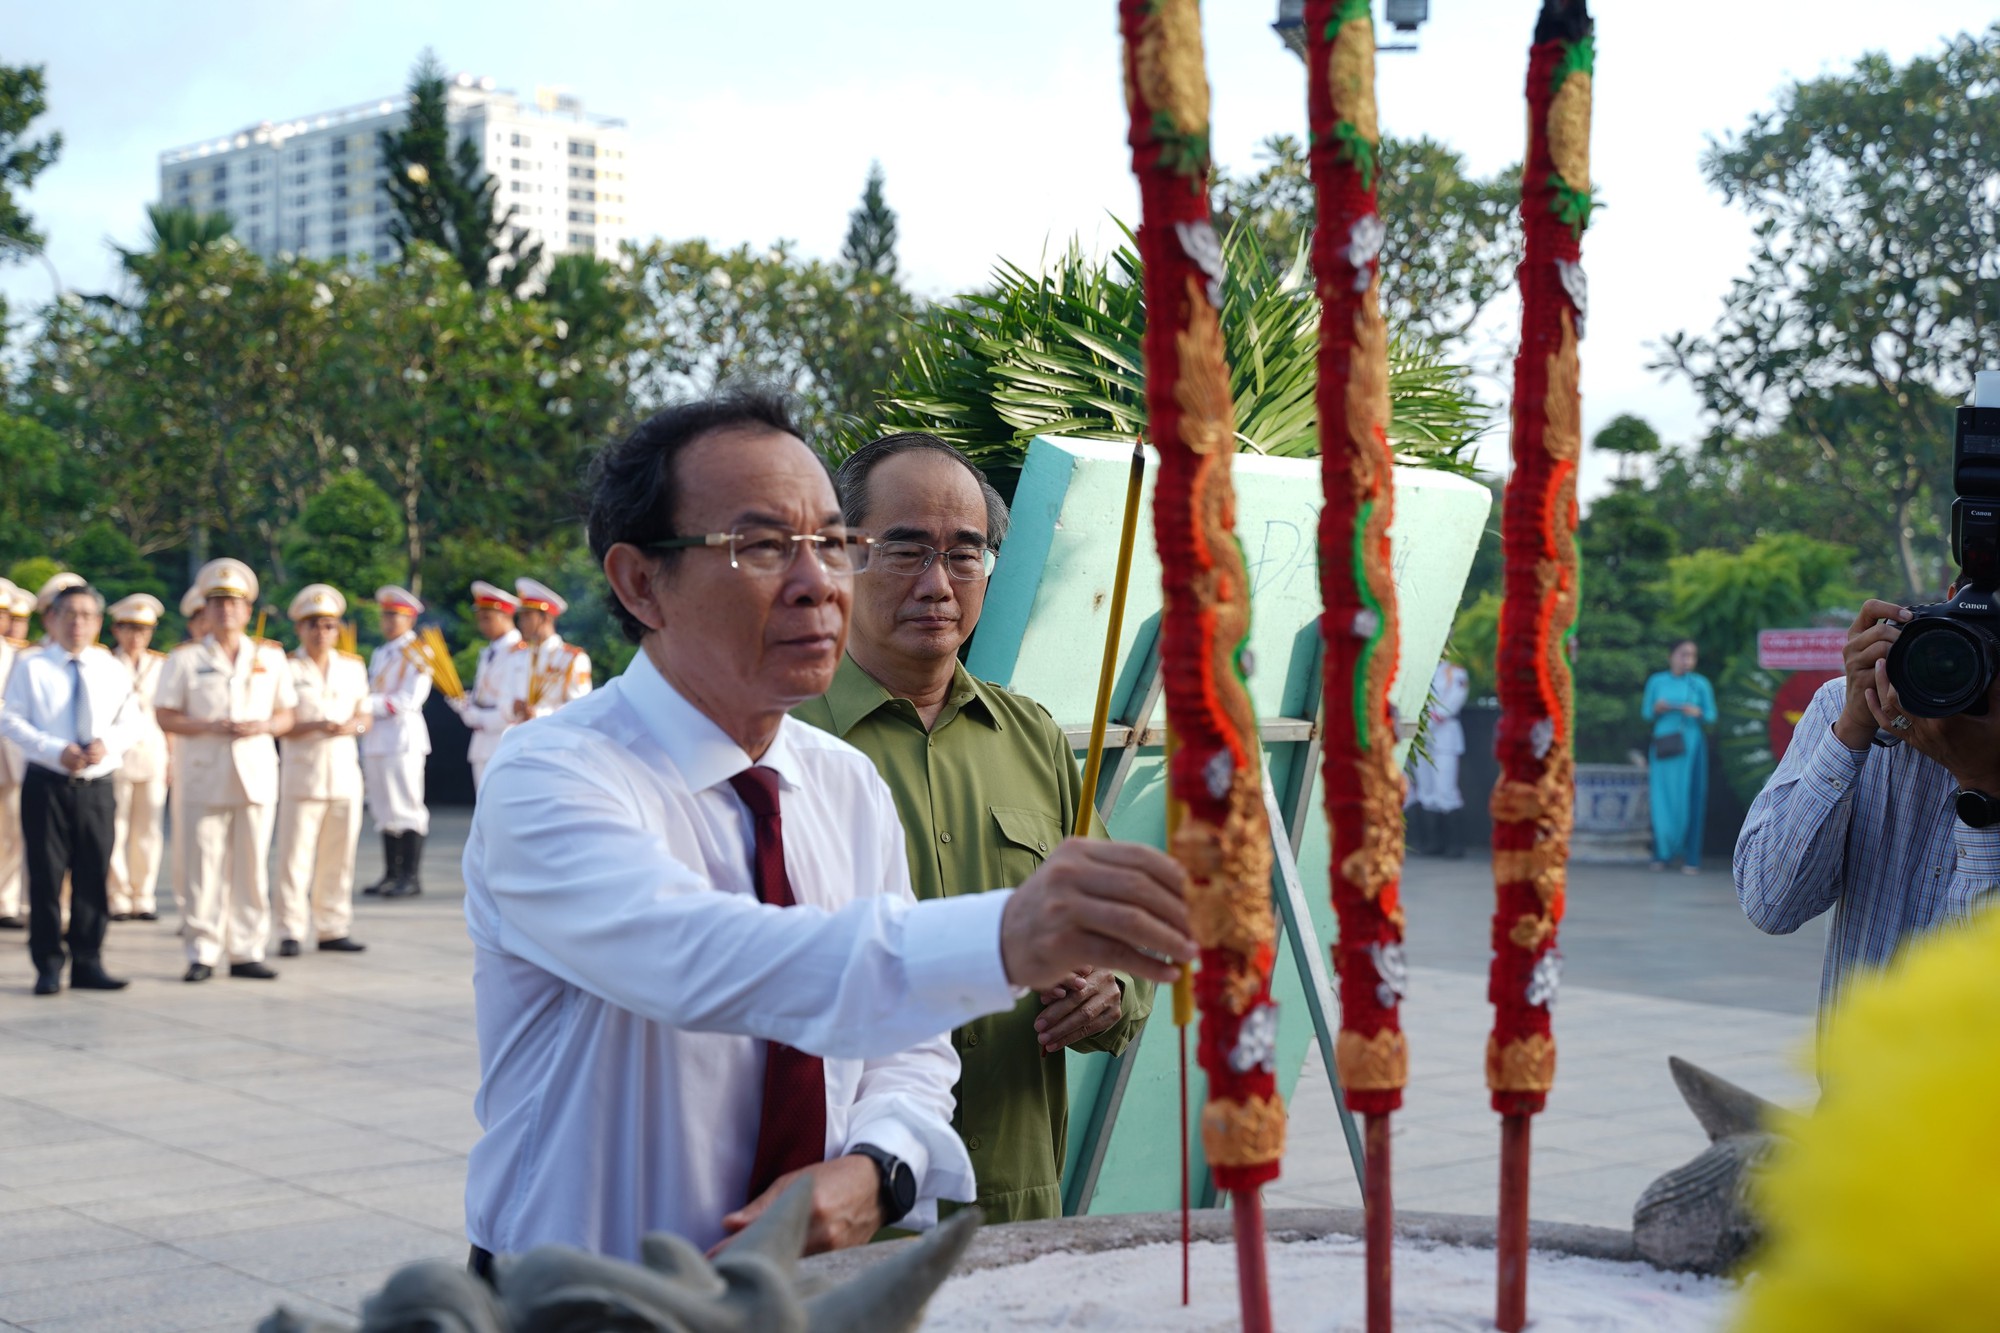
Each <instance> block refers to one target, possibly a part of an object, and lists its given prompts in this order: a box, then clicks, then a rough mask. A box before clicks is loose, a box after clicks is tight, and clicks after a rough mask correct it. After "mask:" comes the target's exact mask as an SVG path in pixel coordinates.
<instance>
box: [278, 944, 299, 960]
mask: <svg viewBox="0 0 2000 1333" xmlns="http://www.w3.org/2000/svg"><path fill="white" fill-rule="evenodd" d="M298 956H299V942H298V941H297V940H283V941H280V942H279V944H278V957H280V958H297V957H298Z"/></svg>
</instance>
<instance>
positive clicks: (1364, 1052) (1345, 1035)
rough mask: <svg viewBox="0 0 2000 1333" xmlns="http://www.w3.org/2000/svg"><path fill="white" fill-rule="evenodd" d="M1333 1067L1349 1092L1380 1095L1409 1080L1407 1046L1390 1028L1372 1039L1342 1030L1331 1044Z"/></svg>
mask: <svg viewBox="0 0 2000 1333" xmlns="http://www.w3.org/2000/svg"><path fill="white" fill-rule="evenodd" d="M1333 1066H1334V1070H1335V1072H1336V1073H1337V1074H1338V1075H1339V1077H1340V1086H1341V1087H1343V1088H1346V1089H1347V1090H1348V1091H1349V1092H1381V1091H1385V1090H1388V1089H1391V1088H1400V1087H1404V1086H1405V1085H1407V1084H1408V1083H1409V1081H1410V1043H1409V1041H1408V1039H1406V1038H1405V1037H1404V1036H1403V1034H1402V1033H1401V1032H1399V1031H1397V1030H1396V1029H1394V1028H1383V1029H1382V1030H1381V1031H1380V1032H1378V1033H1376V1034H1375V1035H1374V1036H1372V1037H1364V1036H1362V1035H1361V1034H1360V1033H1359V1032H1355V1031H1352V1030H1350V1029H1347V1028H1342V1029H1341V1031H1340V1035H1339V1036H1338V1037H1337V1038H1335V1039H1334V1043H1333Z"/></svg>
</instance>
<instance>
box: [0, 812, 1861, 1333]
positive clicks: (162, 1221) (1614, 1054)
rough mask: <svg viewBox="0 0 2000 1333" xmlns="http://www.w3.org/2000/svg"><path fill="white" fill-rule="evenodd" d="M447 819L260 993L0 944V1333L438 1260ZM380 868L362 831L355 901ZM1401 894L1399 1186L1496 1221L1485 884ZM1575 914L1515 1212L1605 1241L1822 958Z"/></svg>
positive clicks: (443, 1240) (164, 1323)
mask: <svg viewBox="0 0 2000 1333" xmlns="http://www.w3.org/2000/svg"><path fill="white" fill-rule="evenodd" d="M465 827H466V815H465V813H464V812H449V811H447V812H444V813H443V814H442V815H441V816H440V817H439V819H438V821H437V827H436V829H435V831H434V837H433V839H432V841H431V845H430V849H429V855H428V856H427V858H426V892H425V894H424V896H423V897H422V898H420V899H417V900H414V901H400V902H391V903H381V902H378V901H376V900H374V899H366V898H364V899H361V900H360V901H359V906H358V913H357V920H356V923H355V930H354V934H355V937H356V938H357V939H361V940H363V941H365V942H366V943H367V944H368V946H369V948H368V952H367V953H364V954H359V955H353V956H347V955H324V956H321V955H315V954H311V953H308V954H307V955H306V956H304V957H303V958H298V959H274V960H273V963H274V966H276V967H277V968H278V969H279V970H280V972H281V973H282V975H281V977H280V979H279V980H277V981H275V982H257V981H232V980H230V979H228V978H227V976H226V975H223V976H218V977H217V978H216V979H215V980H213V981H210V982H207V983H206V984H203V985H198V986H190V985H186V984H183V983H182V982H181V980H180V974H181V971H182V967H183V961H182V957H181V953H180V949H179V943H178V941H177V939H176V938H175V931H174V923H173V922H172V921H171V920H163V921H160V922H158V923H151V924H149V923H127V924H119V925H114V926H113V927H112V928H111V931H112V933H111V938H110V942H109V944H108V946H107V949H106V961H107V963H108V964H109V965H110V967H111V969H112V970H113V971H114V972H117V973H118V974H120V975H123V976H128V977H131V978H132V986H131V987H130V988H129V989H128V990H126V991H124V992H122V993H118V994H109V995H107V994H99V993H88V992H70V991H65V992H64V993H63V994H62V995H61V996H59V997H55V998H37V997H34V996H32V995H30V993H29V986H30V983H31V982H32V979H33V978H32V973H31V970H30V969H29V967H28V962H27V958H26V956H25V950H24V949H21V947H20V941H21V937H20V936H12V937H11V938H10V937H6V936H0V945H6V946H8V948H9V950H10V952H9V954H8V955H5V956H6V957H9V958H11V961H8V962H5V963H4V964H0V1326H4V1327H7V1328H22V1329H31V1330H35V1333H57V1331H58V1330H60V1331H62V1333H84V1331H85V1330H117V1331H119V1333H125V1331H127V1330H150V1331H155V1333H170V1331H172V1330H198V1329H211V1328H213V1329H229V1330H232V1331H233V1333H245V1331H246V1330H248V1329H250V1328H252V1327H253V1326H254V1325H255V1323H256V1321H257V1320H258V1319H259V1318H261V1317H262V1316H263V1315H264V1314H266V1313H268V1312H269V1311H270V1310H271V1309H272V1308H273V1307H274V1306H276V1305H277V1304H278V1303H279V1302H281V1301H282V1302H284V1303H286V1304H288V1305H290V1306H291V1307H292V1308H293V1309H294V1310H297V1311H299V1312H301V1313H313V1314H318V1315H321V1316H325V1317H330V1318H341V1317H348V1318H351V1317H352V1312H353V1311H355V1310H356V1309H357V1307H358V1303H359V1301H360V1299H361V1297H363V1296H364V1295H366V1294H367V1293H369V1292H370V1291H372V1290H374V1289H375V1288H376V1287H378V1286H379V1285H380V1283H381V1281H382V1279H383V1278H384V1277H385V1276H386V1275H387V1273H388V1272H389V1271H390V1270H392V1269H393V1268H395V1267H397V1266H398V1265H400V1264H403V1263H407V1262H409V1261H411V1260H414V1259H421V1258H426V1257H440V1258H447V1259H452V1260H461V1259H462V1258H463V1257H464V1254H465V1240H464V1236H463V1232H462V1229H461V1196H462V1191H463V1188H464V1176H465V1156H466V1153H467V1151H468V1149H469V1148H470V1147H471V1145H472V1142H473V1141H474V1139H475V1138H476V1137H477V1134H478V1127H477V1125H476V1124H475V1122H474V1120H473V1117H472V1093H473V1090H474V1087H475V1085H476V1082H477V1075H478V1060H477V1048H476V1043H475V1038H474V1034H473V1025H472V989H471V979H470V978H471V969H470V955H471V947H470V944H469V943H468V941H467V939H466V936H465V928H464V922H463V919H462V917H461V915H460V899H461V894H462V886H461V885H460V883H459V881H458V875H457V861H458V850H459V848H460V846H461V845H462V842H463V839H464V834H465ZM378 846H379V844H378V843H377V842H376V840H375V839H374V838H373V837H372V835H371V836H370V837H368V838H367V839H365V840H364V844H363V863H362V867H361V870H362V875H363V878H364V881H365V880H366V879H371V878H373V877H374V875H375V874H376V873H377V871H378V870H379V854H378V853H377V852H376V850H375V848H376V847H378ZM1716 869H1717V871H1718V872H1720V871H1721V869H1722V868H1721V867H1717V868H1716ZM1405 898H1406V902H1407V904H1408V912H1409V919H1410V923H1411V939H1410V953H1411V958H1412V961H1413V964H1414V966H1413V968H1412V980H1413V985H1412V992H1411V995H1410V997H1409V1000H1408V1003H1407V1009H1406V1019H1405V1022H1406V1024H1407V1027H1408V1030H1409V1032H1410V1043H1411V1052H1412V1054H1411V1066H1412V1086H1411V1088H1410V1092H1409V1096H1408V1099H1407V1109H1406V1110H1405V1111H1404V1112H1403V1113H1402V1114H1401V1115H1399V1116H1398V1117H1397V1119H1396V1137H1395V1141H1394V1152H1395V1174H1396V1184H1397V1190H1398V1194H1399V1196H1400V1200H1401V1202H1402V1203H1403V1204H1405V1205H1406V1206H1408V1207H1411V1208H1423V1209H1436V1210H1444V1211H1464V1212H1490V1211H1491V1209H1492V1208H1493V1204H1494V1195H1495V1183H1494V1182H1495V1179H1496V1175H1497V1168H1496V1166H1495V1151H1496V1140H1497V1132H1496V1123H1495V1119H1494V1117H1493V1116H1492V1114H1491V1113H1490V1111H1488V1110H1487V1106H1486V1096H1485V1092H1484V1089H1483V1088H1482V1087H1481V1067H1480V1061H1481V1058H1482V1057H1481V1053H1482V1051H1483V1049H1484V1044H1485V1031H1486V1026H1487V1022H1488V1017H1489V1013H1490V1011H1489V1009H1488V1006H1487V1004H1486V1000H1485V985H1486V983H1485V976H1484V965H1485V946H1484V940H1485V935H1486V929H1487V927H1486V921H1487V915H1488V913H1489V911H1490V902H1491V889H1490V884H1489V881H1488V880H1487V877H1486V871H1485V868H1484V866H1483V865H1481V864H1479V863H1477V862H1462V863H1449V862H1436V861H1419V862H1414V863H1412V866H1411V871H1410V876H1409V880H1408V885H1407V888H1406V893H1405ZM1569 901H1570V909H1569V918H1568V920H1567V921H1566V923H1565V926H1564V940H1565V944H1566V946H1567V947H1566V952H1567V953H1568V954H1569V957H1570V959H1571V960H1572V961H1571V962H1570V964H1569V967H1568V970H1567V972H1566V984H1565V987H1564V989H1563V992H1562V995H1561V997H1560V999H1559V1001H1558V1008H1557V1014H1556V1030H1557V1034H1558V1043H1559V1048H1560V1052H1561V1055H1560V1074H1559V1076H1558V1084H1557V1088H1556V1091H1555V1093H1554V1094H1553V1095H1552V1096H1551V1098H1550V1104H1549V1110H1548V1112H1547V1114H1545V1115H1544V1116H1542V1117H1541V1118H1540V1120H1539V1121H1538V1123H1537V1125H1536V1129H1535V1154H1536V1159H1537V1160H1536V1175H1535V1197H1534V1213H1535V1215H1536V1216H1537V1217H1541V1218H1547V1219H1550V1220H1565V1221H1577V1222H1591V1223H1597V1224H1601V1225H1607V1226H1626V1225H1629V1224H1630V1217H1631V1206H1632V1201H1633V1199H1634V1198H1635V1197H1636V1196H1637V1194H1638V1192H1639V1190H1640V1189H1641V1188H1642V1187H1643V1186H1644V1185H1645V1183H1646V1182H1647V1181H1648V1180H1650V1179H1651V1178H1652V1177H1653V1176H1655V1175H1657V1174H1659V1173H1660V1172H1661V1171H1664V1170H1666V1169H1668V1168H1670V1167H1672V1166H1675V1165H1677V1164H1679V1163H1680V1162H1682V1161H1685V1160H1686V1159H1687V1158H1689V1157H1691V1156H1693V1155H1694V1154H1695V1153H1696V1152H1698V1151H1699V1150H1700V1148H1701V1146H1702V1143H1703V1139H1702V1136H1701V1133H1700V1131H1699V1130H1698V1129H1697V1128H1696V1126H1695V1123H1694V1119H1693V1117H1692V1116H1690V1115H1689V1114H1688V1113H1687V1111H1686V1110H1685V1109H1684V1108H1683V1107H1682V1106H1681V1104H1680V1100H1679V1098H1678V1096H1677V1095H1676V1094H1675V1092H1674V1089H1673V1085H1672V1083H1671V1081H1670V1080H1669V1078H1668V1076H1667V1069H1666V1057H1667V1056H1668V1055H1669V1054H1677V1055H1682V1056H1685V1057H1687V1058H1689V1059H1692V1060H1694V1061H1696V1062H1697V1063H1700V1064H1703V1065H1705V1066H1707V1067H1708V1068H1710V1069H1712V1070H1714V1071H1715V1072H1717V1073H1719V1074H1722V1075H1724V1076H1726V1077H1729V1078H1732V1079H1735V1080H1737V1081H1739V1082H1741V1083H1743V1084H1744V1085H1745V1086H1747V1087H1749V1088H1751V1089H1752V1090H1753V1091H1756V1092H1759V1093H1762V1094H1763V1095H1765V1096H1768V1097H1772V1098H1774V1099H1777V1100H1782V1101H1790V1102H1803V1101H1804V1100H1806V1099H1807V1098H1808V1097H1809V1095H1810V1085H1809V1081H1808V1080H1807V1079H1806V1078H1805V1076H1804V1074H1803V1070H1802V1067H1801V1066H1800V1064H1799V1063H1798V1060H1797V1056H1798V1055H1799V1052H1800V1050H1801V1047H1802V1045H1803V1043H1804V1042H1805V1041H1806V1040H1807V1038H1808V1036H1809V1033H1810V1029H1811V1022H1812V1020H1811V1007H1812V1002H1813V998H1814V995H1815V992H1816V985H1817V975H1818V964H1819V951H1820V946H1821V940H1822V935H1821V932H1820V930H1819V929H1818V928H1817V927H1809V928H1808V929H1807V930H1806V931H1804V932H1801V933H1800V935H1798V936H1795V937H1791V938H1787V939H1775V940H1774V939H1768V938H1765V937H1763V936H1760V935H1758V934H1757V933H1756V932H1755V931H1754V930H1752V929H1751V928H1750V927H1749V926H1748V925H1747V924H1746V923H1745V922H1744V920H1743V918H1742V915H1741V913H1740V912H1739V911H1738V910H1737V908H1736V904H1735V899H1734V895H1733V894H1732V893H1731V891H1730V887H1729V882H1728V879H1727V876H1726V873H1712V874H1709V875H1704V876H1698V877H1697V876H1690V877H1683V876H1680V875H1658V876H1656V875H1651V874H1648V873H1646V872H1644V871H1631V870H1624V869H1610V868H1602V867H1583V866H1579V867H1577V868H1576V869H1575V870H1574V872H1573V874H1572V878H1571V888H1570V900H1569ZM16 951H18V952H16ZM1293 1115H1294V1118H1293V1130H1292V1137H1291V1149H1290V1152H1289V1154H1288V1156H1287V1158H1286V1162H1285V1174H1284V1177H1283V1179H1281V1180H1280V1181H1279V1182H1278V1183H1277V1185H1275V1186H1274V1187H1273V1188H1272V1190H1271V1195H1272V1202H1273V1203H1274V1204H1275V1205H1281V1206H1282V1205H1298V1204H1342V1203H1352V1202H1353V1201H1354V1199H1355V1190H1354V1183H1353V1178H1352V1174H1351V1170H1350V1168H1349V1166H1348V1163H1347V1158H1346V1152H1345V1148H1344V1146H1343V1141H1342V1138H1341V1135H1340V1132H1339V1128H1338V1124H1337V1122H1336V1119H1335V1116H1334V1113H1333V1103H1332V1097H1331V1094H1330V1092H1329V1091H1328V1090H1327V1085H1326V1081H1325V1076H1324V1073H1323V1072H1322V1071H1321V1070H1320V1069H1319V1067H1318V1064H1317V1061H1316V1060H1315V1061H1314V1062H1313V1064H1312V1065H1311V1066H1310V1067H1309V1068H1308V1069H1307V1071H1306V1075H1305V1078H1304V1080H1303V1081H1302V1082H1301V1084H1300V1089H1299V1095H1298V1096H1297V1097H1296V1098H1295V1100H1294V1105H1293Z"/></svg>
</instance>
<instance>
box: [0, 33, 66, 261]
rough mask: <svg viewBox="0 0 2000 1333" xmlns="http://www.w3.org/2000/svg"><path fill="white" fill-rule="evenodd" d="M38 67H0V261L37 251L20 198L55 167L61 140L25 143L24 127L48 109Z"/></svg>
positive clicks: (30, 221) (36, 238)
mask: <svg viewBox="0 0 2000 1333" xmlns="http://www.w3.org/2000/svg"><path fill="white" fill-rule="evenodd" d="M44 68H45V67H44V66H41V65H0V259H5V258H12V257H13V256H11V255H9V254H8V253H7V252H8V251H9V250H39V249H40V248H41V245H42V234H41V233H40V232H38V231H36V230H35V223H34V219H32V218H30V217H29V216H28V214H27V211H26V210H25V209H23V208H22V207H21V200H20V194H21V192H24V191H26V190H27V189H28V188H29V187H30V186H32V185H33V184H34V183H35V177H37V176H39V175H41V174H42V173H43V172H44V171H47V170H48V169H49V168H50V167H52V166H54V165H55V162H56V158H57V157H58V156H60V155H61V153H62V145H63V137H62V135H61V134H59V133H58V134H51V135H49V136H48V137H47V138H45V139H30V138H27V137H26V135H27V132H28V126H29V125H30V124H32V123H33V122H34V120H35V118H36V117H37V116H40V115H42V114H43V113H45V112H46V111H47V110H48V109H49V99H48V85H47V82H46V81H45V80H44V78H43V73H44Z"/></svg>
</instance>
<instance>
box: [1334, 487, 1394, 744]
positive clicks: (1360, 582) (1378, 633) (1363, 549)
mask: <svg viewBox="0 0 2000 1333" xmlns="http://www.w3.org/2000/svg"><path fill="white" fill-rule="evenodd" d="M1374 512H1375V502H1374V501H1373V500H1369V501H1368V502H1366V503H1365V504H1363V505H1362V506H1361V507H1360V508H1359V509H1357V510H1355V511H1354V587H1355V589H1356V591H1358V592H1359V593H1360V594H1361V604H1362V605H1363V606H1365V607H1367V608H1368V610H1369V613H1370V614H1372V615H1373V616H1374V617H1375V630H1374V632H1373V633H1372V634H1370V635H1369V636H1368V642H1367V643H1366V644H1364V645H1362V648H1361V656H1360V657H1358V658H1356V659H1355V663H1354V734H1355V736H1356V738H1357V739H1359V741H1360V742H1361V748H1362V749H1364V750H1365V749H1367V748H1368V741H1369V734H1370V733H1369V729H1368V717H1369V711H1370V709H1369V705H1370V702H1371V701H1370V700H1369V698H1368V664H1369V662H1370V661H1371V660H1373V658H1374V656H1375V651H1376V649H1378V648H1380V647H1381V646H1382V636H1383V635H1384V634H1386V633H1387V632H1388V630H1389V618H1388V617H1387V616H1385V615H1383V614H1382V604H1381V603H1380V602H1378V601H1376V600H1375V593H1374V590H1373V589H1371V588H1370V587H1369V586H1368V519H1369V517H1370V516H1371V515H1373V514H1374ZM1336 630H1337V627H1336Z"/></svg>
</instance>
